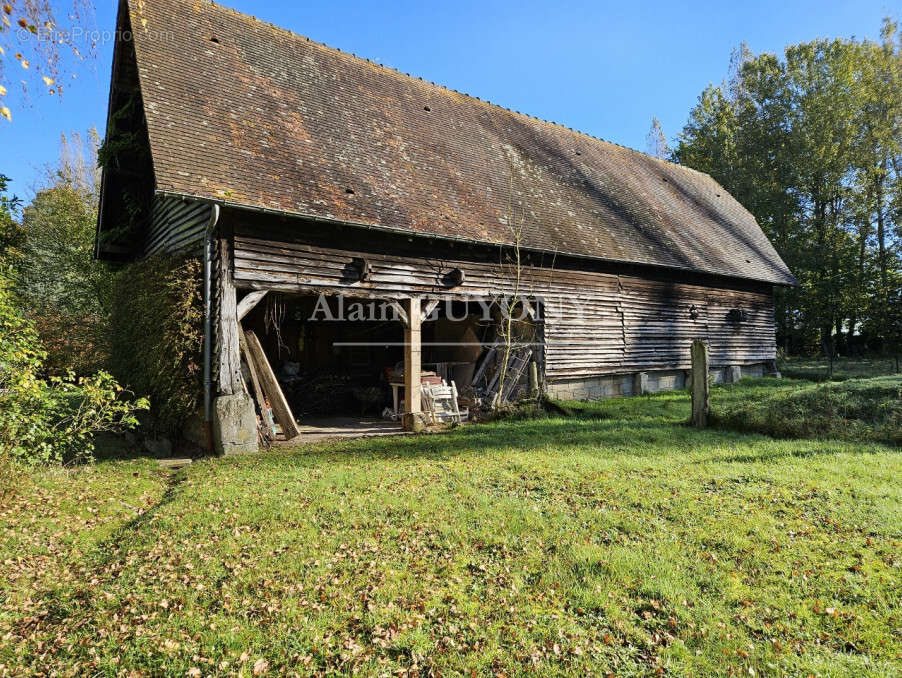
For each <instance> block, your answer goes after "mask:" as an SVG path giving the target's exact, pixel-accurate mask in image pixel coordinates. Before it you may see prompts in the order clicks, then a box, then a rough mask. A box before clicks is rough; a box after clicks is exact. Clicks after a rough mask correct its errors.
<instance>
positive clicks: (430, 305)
mask: <svg viewBox="0 0 902 678" xmlns="http://www.w3.org/2000/svg"><path fill="white" fill-rule="evenodd" d="M440 303H442V302H441V300H440V299H432V300H431V301H427V302H426V305H425V306H423V314H422V320H423V322H425V321H426V320H427V319H428V318H429V316H431V315H432V312H433V311H434V310H435V309H436V307H437V306H438V305H439V304H440Z"/></svg>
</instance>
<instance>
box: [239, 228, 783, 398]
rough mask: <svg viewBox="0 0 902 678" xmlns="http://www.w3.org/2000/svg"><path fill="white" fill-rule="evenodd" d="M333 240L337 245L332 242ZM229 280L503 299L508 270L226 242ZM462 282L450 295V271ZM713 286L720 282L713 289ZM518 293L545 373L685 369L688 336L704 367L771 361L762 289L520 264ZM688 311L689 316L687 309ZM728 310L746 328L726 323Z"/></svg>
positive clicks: (508, 287) (768, 304)
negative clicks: (538, 305)
mask: <svg viewBox="0 0 902 678" xmlns="http://www.w3.org/2000/svg"><path fill="white" fill-rule="evenodd" d="M336 240H340V239H336ZM233 242H234V252H233V254H234V264H235V267H234V276H235V282H236V284H237V285H238V286H239V287H245V288H257V289H273V290H283V291H286V292H302V293H316V292H327V293H333V294H334V293H338V292H345V293H347V294H352V295H354V296H357V297H373V298H382V299H391V298H404V297H406V296H409V295H411V294H417V295H424V296H432V297H434V298H447V299H451V298H465V297H471V298H472V297H481V298H492V297H497V296H499V295H501V294H505V293H507V294H510V293H511V292H512V290H513V288H514V277H513V271H512V270H511V269H510V268H509V267H507V266H502V265H500V264H499V263H497V262H495V263H493V262H486V261H472V260H457V259H448V258H444V257H445V256H447V254H448V251H447V249H443V250H442V255H443V256H442V257H439V256H435V257H424V256H419V257H417V256H406V255H400V254H399V255H393V254H387V253H384V252H383V253H369V254H361V253H360V252H358V251H349V250H342V249H337V248H331V247H323V246H321V245H313V244H306V243H302V242H284V241H279V240H268V239H265V238H261V237H257V236H256V234H254V235H251V234H248V233H247V232H241V230H240V229H239V231H238V232H236V233H235V236H234V241H233ZM355 256H365V257H366V259H367V261H368V262H369V264H370V266H371V273H370V274H369V276H368V277H367V279H366V280H365V281H362V282H355V281H353V280H352V279H351V278H352V277H351V276H349V275H348V272H349V267H350V265H351V259H352V258H353V257H355ZM455 268H459V269H461V270H462V271H463V273H464V280H463V283H462V284H461V285H459V286H457V287H454V288H452V289H449V288H448V287H447V286H446V285H444V284H443V283H442V278H443V276H444V275H445V274H447V273H448V272H449V271H451V270H452V269H455ZM721 285H722V283H721ZM520 289H521V292H522V293H523V294H524V295H528V296H531V297H537V298H541V299H542V300H543V302H544V309H545V327H544V335H545V343H546V346H545V352H546V356H545V357H546V376H547V378H549V379H552V380H554V379H575V378H582V377H589V376H597V375H603V374H614V373H618V372H635V371H640V370H655V369H687V368H688V367H689V365H690V359H689V346H690V344H691V342H692V339H694V338H697V337H700V338H703V339H707V340H708V342H709V344H710V346H711V364H712V366H722V365H732V364H752V363H758V362H763V361H766V360H772V359H773V358H774V353H775V341H774V324H773V303H772V296H771V291H770V287H769V286H766V285H762V286H761V287H760V288H758V289H757V290H756V291H748V290H733V289H729V288H724V287H722V286H714V285H712V286H706V285H702V284H684V283H680V282H676V281H660V280H647V279H644V278H641V277H638V276H628V275H623V274H619V275H618V274H612V273H604V272H598V271H585V270H573V269H563V268H559V269H554V268H539V267H526V268H525V269H524V271H523V282H522V284H521V288H520ZM693 306H694V307H695V310H696V311H697V317H696V318H692V317H691V315H690V309H691V308H692V307H693ZM732 308H741V309H743V310H745V311H746V312H747V313H748V319H747V320H746V321H745V322H741V323H733V322H730V321H729V320H728V319H727V314H728V313H729V311H730V309H732Z"/></svg>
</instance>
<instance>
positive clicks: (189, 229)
mask: <svg viewBox="0 0 902 678" xmlns="http://www.w3.org/2000/svg"><path fill="white" fill-rule="evenodd" d="M209 220H210V205H209V204H208V203H203V202H198V201H194V200H181V199H179V198H161V197H156V198H154V204H153V218H152V219H151V226H150V232H149V233H148V234H147V240H146V243H145V247H144V253H145V256H150V255H152V254H157V253H158V252H182V251H193V250H198V251H200V249H201V248H202V246H203V239H204V230H205V229H206V227H207V223H208V222H209Z"/></svg>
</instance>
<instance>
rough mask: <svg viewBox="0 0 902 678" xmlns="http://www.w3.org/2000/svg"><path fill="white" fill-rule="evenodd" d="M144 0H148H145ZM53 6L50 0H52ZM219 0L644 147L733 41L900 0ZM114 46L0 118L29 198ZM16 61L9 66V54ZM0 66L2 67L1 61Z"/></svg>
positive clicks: (724, 64) (2, 154)
mask: <svg viewBox="0 0 902 678" xmlns="http://www.w3.org/2000/svg"><path fill="white" fill-rule="evenodd" d="M146 1H147V2H153V0H146ZM53 4H54V5H58V4H59V0H54V2H53ZM222 4H226V5H228V6H231V7H233V8H235V9H237V10H240V11H243V12H246V13H249V14H253V15H255V16H257V17H258V18H260V19H264V20H266V21H270V22H272V23H275V24H277V25H279V26H282V27H284V28H288V29H290V30H292V31H295V32H297V33H300V34H302V35H305V36H307V37H309V38H311V39H314V40H317V41H319V42H323V43H325V44H327V45H330V46H333V47H338V48H340V49H342V50H344V51H349V52H353V53H355V54H357V55H358V56H362V57H366V58H369V59H372V60H374V61H378V62H380V63H382V64H384V65H386V66H391V67H392V68H396V69H398V70H400V71H402V72H405V73H410V74H412V75H416V76H419V77H422V78H424V79H426V80H431V81H433V82H436V83H438V84H441V85H445V86H447V87H451V88H453V89H456V90H458V91H461V92H466V93H468V94H471V95H474V96H478V97H480V98H482V99H488V100H490V101H492V102H493V103H496V104H499V105H502V106H505V107H507V108H511V109H514V110H517V111H521V112H523V113H529V114H530V115H534V116H536V117H539V118H544V119H546V120H551V121H554V122H558V123H561V124H563V125H566V126H568V127H572V128H575V129H578V130H581V131H583V132H587V133H589V134H591V135H593V136H597V137H601V138H603V139H607V140H609V141H613V142H615V143H618V144H622V145H624V146H631V147H633V148H637V149H639V150H642V151H645V150H646V135H647V134H648V131H649V128H650V126H651V120H652V117H657V118H658V119H659V120H660V121H661V124H662V125H663V128H664V131H665V133H666V135H667V137H668V138H669V139H672V138H673V137H675V136H676V135H678V134H679V132H680V130H681V129H682V127H683V125H684V124H685V122H686V118H687V115H688V113H689V111H690V109H691V108H692V106H693V105H694V104H695V103H696V101H697V99H698V95H699V94H700V93H701V91H702V90H703V89H704V88H705V87H706V86H707V85H708V84H710V83H719V82H721V81H722V80H723V78H724V77H725V75H726V72H727V68H728V65H729V58H730V53H731V51H732V50H733V49H734V48H735V47H737V46H738V45H739V44H740V43H742V42H743V41H745V42H746V43H748V45H749V47H750V48H751V50H752V51H753V52H754V53H761V52H776V53H781V52H782V51H783V48H784V47H785V46H786V45H790V44H794V43H798V42H801V41H807V40H812V39H815V38H818V37H831V38H832V37H844V38H849V37H856V38H859V39H860V38H865V37H867V38H870V39H874V40H876V39H878V38H879V33H880V23H881V19H882V18H883V17H884V16H888V15H889V16H892V17H894V18H895V19H897V20H898V19H900V18H902V0H854V1H846V0H838V1H837V0H834V1H830V0H820V1H816V2H815V1H804V2H796V1H793V0H782V1H771V0H768V1H766V2H754V1H752V2H736V1H733V2H730V1H727V2H723V0H720V1H718V2H701V1H699V2H693V3H684V2H678V1H668V2H623V1H622V0H618V1H617V2H548V0H545V1H540V2H534V1H532V0H520V1H516V0H507V1H504V2H501V1H498V2H494V1H492V0H483V1H481V2H480V1H478V0H477V1H472V0H459V1H456V2H439V1H438V0H435V1H429V0H427V1H423V0H415V1H404V2H392V1H391V0H386V1H383V2H376V1H374V2H347V1H342V0H320V1H319V2H309V1H305V0H267V2H265V3H261V2H251V1H250V0H224V2H223V3H222ZM115 13H116V2H115V1H114V0H95V5H94V13H93V16H89V17H88V18H87V24H88V26H87V27H88V28H96V29H98V30H100V31H109V32H112V31H113V29H114V28H115ZM112 49H113V44H112V42H111V41H106V42H103V41H102V42H101V44H100V45H99V46H98V51H97V55H96V58H94V59H93V60H90V61H88V62H85V63H79V64H75V65H69V67H70V69H71V70H72V71H73V72H75V74H76V76H77V77H76V78H74V79H71V80H70V79H68V78H67V80H66V82H67V83H68V85H67V87H66V89H65V92H64V95H63V96H62V97H52V96H50V95H48V94H45V93H43V92H37V91H36V90H34V89H33V91H32V94H31V103H30V104H29V105H24V106H23V105H21V102H20V101H19V97H18V94H17V90H15V88H14V87H12V86H8V89H9V90H10V95H9V96H8V97H7V102H6V103H7V105H8V106H10V108H11V109H12V113H13V121H12V122H7V121H6V120H5V119H3V118H0V174H5V175H7V176H9V177H11V179H12V181H11V192H12V193H14V194H16V195H18V196H19V197H21V198H23V199H25V200H29V199H30V198H31V197H33V195H34V190H35V189H36V188H37V187H39V186H40V182H41V181H42V179H43V177H44V176H45V168H46V167H47V165H48V164H51V163H53V162H55V160H56V159H57V158H58V156H59V139H60V135H61V134H64V133H65V134H70V133H72V132H82V133H84V132H85V131H86V130H87V129H88V128H89V127H91V126H92V125H93V126H95V127H97V128H98V130H100V133H101V135H102V134H103V130H104V126H105V124H106V113H107V111H106V108H107V97H108V91H109V79H110V63H111V58H112ZM13 66H15V64H13ZM7 68H9V67H7Z"/></svg>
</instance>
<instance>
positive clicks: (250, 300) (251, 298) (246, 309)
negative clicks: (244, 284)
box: [238, 290, 268, 320]
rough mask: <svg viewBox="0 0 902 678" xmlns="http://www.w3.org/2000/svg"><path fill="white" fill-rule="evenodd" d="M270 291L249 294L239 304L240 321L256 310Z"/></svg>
mask: <svg viewBox="0 0 902 678" xmlns="http://www.w3.org/2000/svg"><path fill="white" fill-rule="evenodd" d="M267 291H268V290H253V291H252V292H248V293H247V294H246V295H245V296H244V298H243V299H242V300H241V301H239V302H238V320H241V319H242V318H243V317H244V316H246V315H247V314H248V313H250V312H251V311H252V310H254V307H255V306H256V305H257V304H259V303H260V300H261V299H263V297H265V296H266V293H267Z"/></svg>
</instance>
